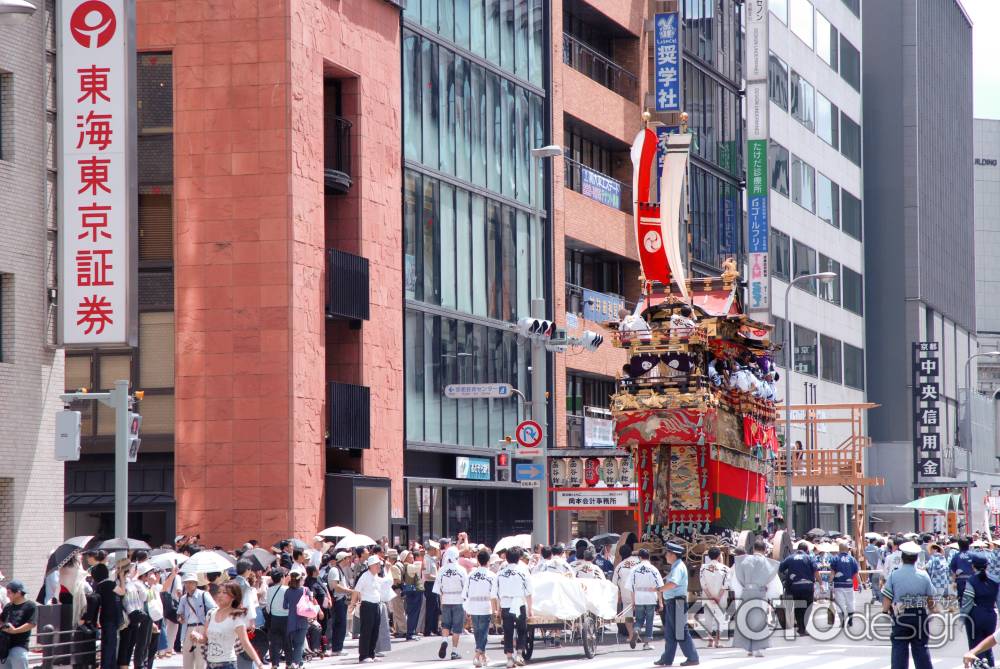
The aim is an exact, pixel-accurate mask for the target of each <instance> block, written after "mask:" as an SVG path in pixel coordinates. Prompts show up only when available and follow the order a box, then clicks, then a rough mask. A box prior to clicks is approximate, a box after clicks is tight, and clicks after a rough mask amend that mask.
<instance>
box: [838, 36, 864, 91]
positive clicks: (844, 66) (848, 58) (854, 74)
mask: <svg viewBox="0 0 1000 669" xmlns="http://www.w3.org/2000/svg"><path fill="white" fill-rule="evenodd" d="M840 76H841V78H842V79H843V80H844V81H846V82H847V83H849V84H850V85H851V88H853V89H854V90H856V91H859V92H860V91H861V52H859V51H858V50H857V48H856V47H855V46H854V45H853V44H851V43H850V42H849V41H848V39H847V38H846V37H844V36H843V35H841V36H840Z"/></svg>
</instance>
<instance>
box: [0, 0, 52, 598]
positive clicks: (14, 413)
mask: <svg viewBox="0 0 1000 669" xmlns="http://www.w3.org/2000/svg"><path fill="white" fill-rule="evenodd" d="M39 5H40V7H39V9H38V10H36V11H35V13H34V14H33V15H32V16H30V17H27V18H25V19H24V20H23V22H22V23H19V24H17V25H7V24H0V211H3V223H2V224H0V229H2V230H3V235H4V243H3V244H2V245H0V428H2V430H3V438H2V439H0V460H2V461H3V463H4V465H3V471H2V472H0V571H2V572H3V573H4V574H5V575H6V576H7V577H8V578H14V577H17V578H21V579H23V580H24V581H25V583H26V585H27V586H28V589H29V590H30V591H31V592H32V595H33V594H34V592H35V591H36V589H37V588H38V586H39V585H40V584H41V580H42V576H43V574H42V573H41V569H40V568H39V565H44V564H45V560H46V558H47V556H48V554H49V551H51V550H52V549H53V548H55V547H56V546H57V545H58V544H59V543H60V540H61V539H62V532H63V527H62V525H63V513H62V503H61V502H62V496H63V471H62V467H61V466H59V464H58V463H57V462H55V460H54V454H53V440H54V433H55V429H54V428H55V425H54V419H55V413H56V411H58V410H59V409H61V408H62V403H61V402H60V401H59V394H60V393H61V392H62V390H63V388H62V384H63V354H62V352H61V351H59V350H57V349H56V348H55V346H54V334H55V333H54V328H53V325H54V316H55V308H54V304H53V302H52V301H51V295H50V293H48V291H47V290H46V289H47V288H49V287H52V286H53V285H54V284H53V280H54V275H53V267H54V257H53V252H54V248H55V247H54V239H55V228H56V225H55V217H54V216H55V208H54V200H53V197H54V192H55V191H54V185H55V171H54V168H55V162H54V160H55V154H54V152H53V151H52V150H51V149H52V147H53V146H54V145H53V142H54V140H55V125H54V118H55V117H54V112H55V100H54V91H55V89H54V87H53V85H52V75H53V67H54V59H53V58H52V57H51V54H52V53H53V51H52V49H53V45H54V33H53V31H52V2H46V3H39ZM41 110H47V111H48V114H40V113H39V112H40V111H41ZM46 149H48V150H46Z"/></svg>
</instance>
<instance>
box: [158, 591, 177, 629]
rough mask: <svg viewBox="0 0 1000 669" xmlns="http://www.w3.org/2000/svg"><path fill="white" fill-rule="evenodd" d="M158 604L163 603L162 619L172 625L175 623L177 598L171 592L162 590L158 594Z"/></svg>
mask: <svg viewBox="0 0 1000 669" xmlns="http://www.w3.org/2000/svg"><path fill="white" fill-rule="evenodd" d="M160 602H162V603H163V618H164V620H167V621H169V622H172V623H176V622H177V604H178V601H177V598H176V597H174V593H173V592H168V591H167V590H163V591H162V592H160Z"/></svg>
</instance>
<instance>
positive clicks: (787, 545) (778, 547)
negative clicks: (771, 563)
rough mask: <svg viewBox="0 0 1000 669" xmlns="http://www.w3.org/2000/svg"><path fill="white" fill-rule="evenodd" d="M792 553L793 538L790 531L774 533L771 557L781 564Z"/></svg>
mask: <svg viewBox="0 0 1000 669" xmlns="http://www.w3.org/2000/svg"><path fill="white" fill-rule="evenodd" d="M791 553H792V536H791V533H790V532H789V531H788V530H778V531H777V532H775V533H774V541H773V545H772V547H771V557H772V558H773V559H775V560H777V561H778V562H781V561H782V560H784V559H785V558H786V557H788V556H789V555H791Z"/></svg>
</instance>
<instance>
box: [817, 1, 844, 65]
mask: <svg viewBox="0 0 1000 669" xmlns="http://www.w3.org/2000/svg"><path fill="white" fill-rule="evenodd" d="M839 37H840V36H839V34H838V32H837V29H836V28H834V27H833V24H831V23H830V22H829V21H827V20H826V17H825V16H823V15H822V14H820V13H819V12H816V53H817V54H818V55H819V57H820V58H822V59H823V61H824V62H825V63H826V64H827V65H829V66H830V67H832V68H833V69H834V70H836V69H837V65H838V58H837V47H838V45H839Z"/></svg>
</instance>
